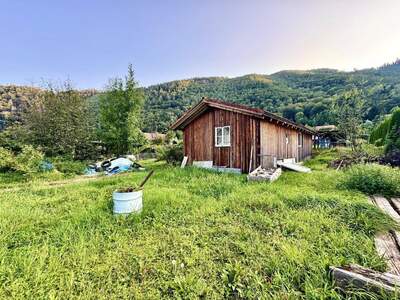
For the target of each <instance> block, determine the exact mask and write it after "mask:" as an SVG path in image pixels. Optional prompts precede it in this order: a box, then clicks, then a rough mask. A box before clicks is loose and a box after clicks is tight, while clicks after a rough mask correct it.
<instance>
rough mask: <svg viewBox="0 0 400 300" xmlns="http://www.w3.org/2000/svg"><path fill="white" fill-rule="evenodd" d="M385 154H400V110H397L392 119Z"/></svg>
mask: <svg viewBox="0 0 400 300" xmlns="http://www.w3.org/2000/svg"><path fill="white" fill-rule="evenodd" d="M385 152H386V153H390V152H400V108H398V109H397V110H395V111H394V112H393V113H392V116H391V118H390V125H389V129H388V133H387V136H386V146H385Z"/></svg>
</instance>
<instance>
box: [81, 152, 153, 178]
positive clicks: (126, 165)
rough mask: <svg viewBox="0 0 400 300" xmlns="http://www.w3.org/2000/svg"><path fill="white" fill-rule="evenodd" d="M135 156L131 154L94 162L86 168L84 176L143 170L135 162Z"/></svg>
mask: <svg viewBox="0 0 400 300" xmlns="http://www.w3.org/2000/svg"><path fill="white" fill-rule="evenodd" d="M135 160H136V158H135V156H133V155H126V156H120V157H114V158H110V159H106V160H102V161H99V162H96V163H94V164H91V165H89V166H88V167H87V168H86V171H85V175H86V176H97V175H100V174H106V175H114V174H119V173H122V172H127V171H132V170H138V171H142V170H145V169H144V168H143V167H142V166H141V165H140V164H138V163H137V162H135Z"/></svg>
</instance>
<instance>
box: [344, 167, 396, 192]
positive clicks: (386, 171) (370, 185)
mask: <svg viewBox="0 0 400 300" xmlns="http://www.w3.org/2000/svg"><path fill="white" fill-rule="evenodd" d="M340 185H341V186H342V187H344V188H348V189H353V190H359V191H361V192H363V193H366V194H369V195H374V194H380V195H387V196H400V170H399V169H396V168H392V167H388V166H382V165H377V164H365V165H354V166H352V167H351V168H349V169H348V170H346V172H345V176H344V178H343V180H342V182H341V184H340Z"/></svg>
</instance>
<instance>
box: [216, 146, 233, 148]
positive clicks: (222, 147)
mask: <svg viewBox="0 0 400 300" xmlns="http://www.w3.org/2000/svg"><path fill="white" fill-rule="evenodd" d="M230 146H231V145H215V147H217V148H229V147H230Z"/></svg>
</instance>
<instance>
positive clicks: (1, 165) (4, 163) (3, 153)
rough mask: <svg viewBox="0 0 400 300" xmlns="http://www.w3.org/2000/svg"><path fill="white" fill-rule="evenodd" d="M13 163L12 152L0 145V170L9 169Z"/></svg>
mask: <svg viewBox="0 0 400 300" xmlns="http://www.w3.org/2000/svg"><path fill="white" fill-rule="evenodd" d="M14 164H15V158H14V154H13V153H12V152H11V151H10V150H8V149H5V148H2V147H0V170H1V171H9V170H11V169H13V166H14Z"/></svg>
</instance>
